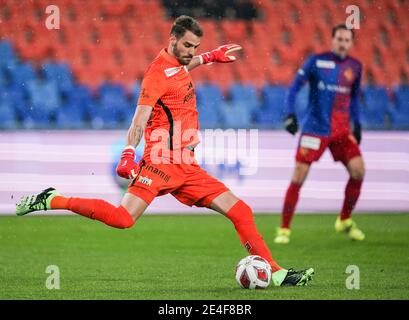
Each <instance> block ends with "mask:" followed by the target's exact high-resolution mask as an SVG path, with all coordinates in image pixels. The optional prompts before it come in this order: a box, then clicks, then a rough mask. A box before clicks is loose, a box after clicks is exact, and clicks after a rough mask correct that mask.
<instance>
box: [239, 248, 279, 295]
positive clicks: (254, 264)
mask: <svg viewBox="0 0 409 320" xmlns="http://www.w3.org/2000/svg"><path fill="white" fill-rule="evenodd" d="M271 272H272V270H271V266H270V264H269V263H268V262H267V261H266V260H265V259H263V258H262V257H260V256H247V257H245V258H243V259H241V260H240V261H239V263H238V264H237V266H236V280H237V282H238V284H239V285H240V286H241V287H242V288H244V289H264V288H267V286H268V285H269V284H270V281H271Z"/></svg>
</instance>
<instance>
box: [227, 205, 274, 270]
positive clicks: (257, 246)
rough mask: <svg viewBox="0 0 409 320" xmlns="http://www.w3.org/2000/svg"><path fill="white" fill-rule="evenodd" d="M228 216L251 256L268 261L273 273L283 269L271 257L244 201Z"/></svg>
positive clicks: (234, 207) (235, 206)
mask: <svg viewBox="0 0 409 320" xmlns="http://www.w3.org/2000/svg"><path fill="white" fill-rule="evenodd" d="M226 216H227V217H228V218H229V219H230V220H231V222H233V224H234V227H235V228H236V231H237V233H238V235H239V238H240V241H241V243H242V244H243V245H244V246H245V247H246V249H247V250H248V251H249V253H250V254H251V255H258V256H260V257H262V258H264V259H266V260H267V261H268V263H269V264H270V265H271V268H272V269H273V272H275V271H278V270H280V269H282V268H281V267H280V266H279V265H278V264H277V263H276V262H275V261H274V260H273V257H272V256H271V253H270V250H269V249H268V248H267V245H266V244H265V242H264V240H263V238H262V237H261V235H260V234H259V233H258V231H257V227H256V224H255V223H254V219H253V213H252V211H251V208H250V207H249V206H248V205H247V204H245V203H244V202H243V201H241V200H240V201H238V202H237V203H236V204H235V205H234V206H233V207H232V208H231V209H230V210H229V212H227V214H226Z"/></svg>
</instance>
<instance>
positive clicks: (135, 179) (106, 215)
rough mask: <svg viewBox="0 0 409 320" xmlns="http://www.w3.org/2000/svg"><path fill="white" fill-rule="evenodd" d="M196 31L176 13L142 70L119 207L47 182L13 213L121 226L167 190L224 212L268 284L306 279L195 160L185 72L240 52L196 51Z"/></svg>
mask: <svg viewBox="0 0 409 320" xmlns="http://www.w3.org/2000/svg"><path fill="white" fill-rule="evenodd" d="M202 35H203V31H202V28H201V27H200V25H199V24H198V22H197V21H196V20H194V19H193V18H191V17H189V16H180V17H178V18H177V19H176V20H175V22H174V24H173V26H172V29H171V32H170V40H169V45H168V47H167V48H164V49H162V50H161V51H160V53H159V55H158V56H157V57H156V58H155V59H154V61H153V62H152V63H151V64H150V66H149V67H148V68H147V70H146V72H145V75H144V78H143V81H142V85H141V93H140V96H139V100H138V106H137V109H136V112H135V115H134V117H133V120H132V124H131V126H130V128H129V130H128V135H127V146H126V147H125V148H124V150H123V152H122V156H121V161H120V163H119V164H118V166H117V169H116V171H117V173H118V175H119V176H121V177H123V178H128V179H132V183H131V184H130V185H129V187H128V190H127V193H126V194H125V195H124V197H123V199H122V201H121V205H120V206H118V207H115V206H114V205H112V204H110V203H109V202H107V201H104V200H101V199H86V198H75V197H69V198H68V197H63V196H61V195H60V194H59V192H57V190H55V189H54V188H48V189H46V190H44V191H43V192H41V193H39V194H37V195H32V196H27V197H23V198H22V200H21V201H20V203H19V204H18V205H17V209H16V214H17V215H20V216H21V215H25V214H27V213H30V212H33V211H39V210H55V209H66V210H70V211H72V212H74V213H77V214H80V215H82V216H84V217H87V218H90V219H95V220H99V221H101V222H104V223H105V224H107V225H109V226H111V227H114V228H120V229H124V228H130V227H132V226H133V225H134V222H135V221H136V220H137V219H138V218H139V217H140V216H141V215H142V214H143V213H144V212H145V210H146V209H147V207H148V206H149V204H150V203H151V202H152V201H153V199H154V198H155V197H157V196H162V195H165V194H169V193H170V194H172V195H173V196H174V197H175V198H176V199H178V200H179V201H180V202H181V203H183V204H186V205H189V206H193V205H195V206H197V207H207V208H210V209H213V210H215V211H217V212H219V213H221V214H223V215H225V216H226V217H227V218H229V219H230V220H231V221H232V223H233V224H234V226H235V228H236V231H237V233H238V235H239V238H240V241H241V242H242V244H243V246H245V248H246V249H247V250H248V251H249V253H250V254H252V255H259V256H261V257H263V258H264V259H266V260H267V261H268V262H269V264H270V265H271V268H272V271H273V275H272V279H273V283H274V285H276V286H280V285H283V286H284V285H298V286H299V285H306V284H307V283H308V282H309V281H310V280H311V279H312V275H313V273H314V270H313V269H312V268H309V269H306V270H301V271H295V270H293V269H289V270H286V269H283V268H282V267H280V266H279V265H278V264H277V263H276V262H275V261H274V259H273V258H272V256H271V253H270V251H269V249H268V247H267V246H266V244H265V242H264V240H263V238H262V236H261V235H260V234H259V232H258V231H257V228H256V225H255V223H254V219H253V212H252V209H251V208H250V207H249V206H248V205H247V204H246V203H245V202H244V201H242V200H240V199H239V198H237V197H236V196H235V195H234V194H233V193H232V192H231V191H230V190H229V189H228V188H227V187H226V186H225V185H224V184H223V183H222V182H220V181H219V180H217V179H216V178H214V177H212V176H210V175H209V174H208V173H207V172H206V171H205V170H203V169H202V168H201V167H200V166H199V165H198V164H197V162H196V160H195V159H194V149H195V147H196V146H197V144H198V143H199V139H198V130H199V125H198V115H197V110H196V94H195V88H194V86H193V80H192V78H191V76H190V74H189V71H190V70H192V69H193V68H195V67H197V66H200V65H202V64H211V63H214V62H220V63H229V62H233V61H235V57H234V56H229V55H228V54H229V53H230V52H233V51H237V50H241V47H240V46H238V45H235V44H231V45H224V46H220V47H218V48H217V49H215V50H212V51H210V52H206V53H203V54H201V55H198V56H195V52H196V50H197V48H198V47H199V45H200V42H201V38H202ZM144 134H145V150H144V155H143V157H142V159H141V160H140V161H139V163H138V164H136V163H135V162H134V160H135V147H137V146H138V144H139V143H140V141H141V139H142V137H143V135H144Z"/></svg>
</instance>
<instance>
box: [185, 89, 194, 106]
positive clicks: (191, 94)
mask: <svg viewBox="0 0 409 320" xmlns="http://www.w3.org/2000/svg"><path fill="white" fill-rule="evenodd" d="M194 96H195V90H193V91H190V92H189V93H188V94H187V95H186V96H185V98H184V99H183V103H187V102H189V101H190V100H192V98H193V97H194Z"/></svg>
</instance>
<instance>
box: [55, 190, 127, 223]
mask: <svg viewBox="0 0 409 320" xmlns="http://www.w3.org/2000/svg"><path fill="white" fill-rule="evenodd" d="M51 208H52V209H67V210H70V211H72V212H74V213H78V214H80V215H82V216H84V217H87V218H90V219H95V220H98V221H101V222H103V223H105V224H107V225H109V226H111V227H114V228H119V229H125V228H130V227H132V226H133V225H134V220H133V218H132V217H131V215H130V214H129V212H128V211H127V210H126V209H125V208H124V207H122V206H119V207H115V206H113V205H112V204H110V203H108V202H106V201H104V200H100V199H83V198H65V197H62V196H57V197H55V198H54V199H52V200H51Z"/></svg>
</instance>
